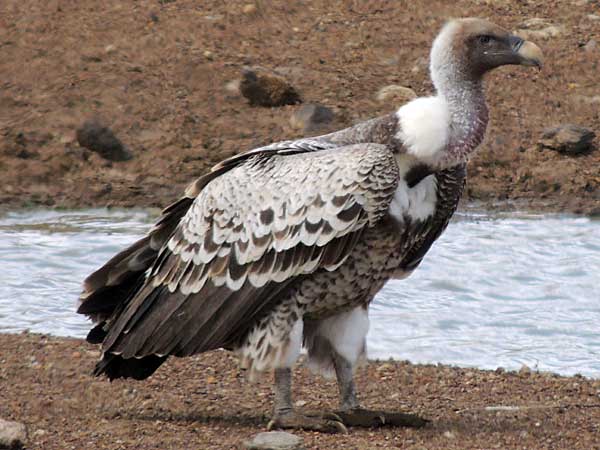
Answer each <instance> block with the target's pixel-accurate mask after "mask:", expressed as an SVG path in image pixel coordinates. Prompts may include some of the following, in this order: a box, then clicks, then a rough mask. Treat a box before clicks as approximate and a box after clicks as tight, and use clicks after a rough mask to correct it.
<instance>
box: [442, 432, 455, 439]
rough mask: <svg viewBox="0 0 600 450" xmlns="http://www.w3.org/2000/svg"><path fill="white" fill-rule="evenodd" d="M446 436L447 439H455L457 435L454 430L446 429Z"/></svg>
mask: <svg viewBox="0 0 600 450" xmlns="http://www.w3.org/2000/svg"><path fill="white" fill-rule="evenodd" d="M444 437H445V438H446V439H455V438H456V435H455V434H454V433H453V432H452V431H449V430H448V431H444Z"/></svg>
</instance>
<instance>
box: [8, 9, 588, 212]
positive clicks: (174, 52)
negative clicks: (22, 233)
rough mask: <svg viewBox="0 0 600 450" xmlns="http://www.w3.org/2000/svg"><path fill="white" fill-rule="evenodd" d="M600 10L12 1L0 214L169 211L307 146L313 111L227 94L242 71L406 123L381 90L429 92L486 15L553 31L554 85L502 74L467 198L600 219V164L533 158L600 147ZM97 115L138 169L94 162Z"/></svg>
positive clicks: (492, 87) (549, 48) (354, 117)
mask: <svg viewBox="0 0 600 450" xmlns="http://www.w3.org/2000/svg"><path fill="white" fill-rule="evenodd" d="M248 3H251V4H253V5H254V7H250V8H246V7H245V6H247V4H248ZM599 11H600V4H599V3H598V1H596V0H575V1H562V0H561V1H545V0H528V1H520V2H513V1H508V0H499V1H488V0H485V1H484V0H481V1H467V0H461V1H458V2H445V1H439V0H437V1H424V0H420V1H411V2H400V3H397V2H384V1H369V2H346V1H333V2H332V1H322V0H315V1H311V2H303V3H302V4H298V5H296V6H290V4H289V2H286V1H283V0H277V1H275V0H268V1H258V2H256V3H252V2H246V1H228V2H222V1H218V0H205V1H202V2H197V1H193V0H177V1H175V0H169V1H162V0H161V1H156V0H141V1H136V2H124V1H121V0H108V1H106V2H101V3H99V2H96V1H94V0H82V1H78V2H64V1H59V0H52V1H40V0H27V1H22V0H3V1H2V6H1V7H0V54H1V55H2V57H1V58H0V72H1V73H2V79H1V80H0V177H1V178H2V183H0V205H2V207H3V209H6V208H15V207H22V206H32V205H49V206H60V207H79V206H104V205H120V206H134V205H135V206H165V205H167V204H169V203H170V202H172V201H173V200H175V199H176V198H178V196H179V195H180V194H181V192H182V189H183V188H184V186H185V185H186V184H187V183H188V182H190V181H191V180H192V179H193V178H194V177H197V176H198V175H201V174H202V173H204V172H205V171H206V170H207V169H208V168H209V167H211V166H212V165H213V164H214V163H216V162H217V161H219V160H221V159H223V158H224V157H228V156H231V155H233V154H235V153H237V152H240V151H244V150H247V149H249V148H252V147H255V146H258V145H262V144H265V143H268V142H272V141H276V140H282V139H287V138H292V137H296V136H299V135H302V134H304V133H302V132H300V131H297V130H294V129H292V128H291V126H290V122H289V118H290V116H291V114H292V113H293V112H294V111H295V110H296V109H297V108H299V107H300V105H296V106H284V107H275V108H261V107H252V106H250V105H249V104H248V102H247V100H246V99H244V98H243V97H242V96H240V95H239V94H238V93H236V92H234V91H232V90H231V88H230V87H229V88H228V87H227V86H228V83H229V82H231V81H232V80H236V79H239V77H240V73H241V70H242V68H243V67H244V66H253V65H258V66H262V67H264V68H266V69H268V70H276V71H278V72H279V73H281V74H283V75H284V76H285V77H286V78H287V79H288V80H289V81H290V82H291V83H292V84H293V85H294V87H295V88H296V89H297V90H298V91H299V93H300V95H301V97H302V99H303V100H304V102H319V103H321V104H324V105H326V106H328V107H330V108H333V109H334V111H335V112H336V120H335V121H334V122H333V123H332V124H331V128H339V127H343V126H347V125H350V124H352V123H355V122H357V121H359V120H364V119H366V118H369V117H374V116H377V115H381V114H384V113H388V112H390V111H393V110H394V109H396V108H397V106H398V105H397V104H394V102H388V103H381V102H379V101H377V100H376V99H375V96H376V93H377V92H378V91H379V90H380V89H381V88H382V87H384V86H387V85H390V84H399V85H402V86H406V87H409V88H412V89H413V90H414V91H415V92H416V93H417V94H418V95H427V94H429V93H431V91H432V86H431V83H430V81H429V77H428V73H427V56H428V49H429V46H430V44H431V41H432V39H433V37H434V36H435V34H436V32H437V30H438V29H439V27H440V26H441V24H442V23H443V21H444V20H445V19H446V18H447V17H450V16H454V17H457V16H482V17H489V18H490V19H492V20H493V21H495V22H498V23H499V24H501V25H504V26H505V27H507V28H509V29H513V30H514V29H516V28H518V27H519V25H520V24H522V23H523V22H524V21H526V20H529V19H533V18H536V17H537V18H544V19H546V21H547V22H548V24H549V26H550V27H552V28H551V29H549V30H550V31H548V29H547V30H546V32H543V33H542V35H541V36H539V37H532V39H533V40H536V41H537V42H538V44H539V45H540V46H541V47H542V48H543V50H544V52H545V54H546V67H545V68H544V70H543V71H541V72H540V73H537V72H535V71H532V70H526V69H523V68H518V67H506V68H503V69H501V70H499V71H497V72H496V73H494V74H493V75H492V76H490V78H489V79H488V83H487V84H488V92H489V96H488V98H489V104H490V109H491V124H490V127H489V129H488V134H487V139H486V141H485V143H484V144H483V145H482V147H481V149H480V152H479V155H478V156H477V157H476V158H475V159H474V160H473V161H472V163H471V165H470V180H469V187H468V192H467V196H466V197H467V199H470V200H479V201H481V202H483V205H484V206H486V205H492V206H493V205H498V202H500V204H501V206H502V207H503V208H506V207H509V206H510V205H514V204H515V203H513V202H515V201H516V202H517V203H516V205H517V206H516V207H519V208H541V209H545V210H554V211H575V212H587V213H600V176H599V170H598V167H599V166H600V151H599V150H596V151H595V152H592V153H590V154H588V155H584V156H580V157H568V156H562V155H560V154H558V153H556V152H553V151H551V150H544V151H539V150H537V148H536V143H537V142H538V140H539V139H540V137H541V134H542V131H543V130H544V129H545V128H546V127H549V126H554V125H559V124H564V123H575V124H578V125H582V126H586V127H588V128H590V129H592V130H594V131H595V132H596V133H597V134H600V133H599V132H600V116H599V110H600V87H599V85H598V62H599V61H600V44H598V42H600V20H599V18H600V17H599V14H600V13H599ZM544 33H545V34H544ZM91 117H100V118H101V119H102V120H103V122H104V123H106V124H107V125H108V126H110V127H111V129H112V130H113V131H114V132H115V133H116V134H117V136H118V137H119V138H120V139H121V140H122V141H123V142H124V144H125V145H126V146H127V147H128V148H129V150H130V151H131V153H132V154H133V156H134V157H133V159H131V160H129V161H126V162H109V161H106V160H103V159H102V158H101V157H100V156H98V155H97V154H95V153H92V152H89V151H87V150H85V149H82V148H80V147H79V146H78V144H77V142H76V139H75V134H76V133H75V131H76V129H77V128H78V127H80V126H81V125H82V123H83V122H84V120H86V119H88V118H91ZM507 201H508V203H506V202H507Z"/></svg>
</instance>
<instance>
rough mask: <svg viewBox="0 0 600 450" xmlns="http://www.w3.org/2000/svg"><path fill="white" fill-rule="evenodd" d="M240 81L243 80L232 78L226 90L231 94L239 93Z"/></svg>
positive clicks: (226, 85)
mask: <svg viewBox="0 0 600 450" xmlns="http://www.w3.org/2000/svg"><path fill="white" fill-rule="evenodd" d="M240 83H241V80H231V81H228V82H227V83H226V84H225V90H226V91H227V92H229V93H230V94H235V95H239V94H240Z"/></svg>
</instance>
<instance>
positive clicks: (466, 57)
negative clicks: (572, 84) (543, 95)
mask: <svg viewBox="0 0 600 450" xmlns="http://www.w3.org/2000/svg"><path fill="white" fill-rule="evenodd" d="M542 58H543V55H542V51H541V50H540V48H539V47H538V46H537V45H535V44H534V43H533V42H529V41H526V40H524V39H521V38H520V37H518V36H515V35H514V34H511V33H510V32H508V31H507V30H505V29H504V28H502V27H499V26H498V25H495V24H493V23H491V22H489V21H487V20H484V19H475V18H467V19H455V20H451V21H449V22H448V23H447V24H446V25H445V26H444V27H443V28H442V30H441V31H440V34H439V35H438V37H437V38H436V39H435V41H434V43H433V47H432V49H431V63H430V64H431V67H430V68H431V76H432V79H433V82H434V84H435V85H436V87H439V84H440V83H439V82H438V81H443V79H444V78H445V79H448V78H450V79H451V78H455V77H457V78H460V79H462V80H473V81H476V80H479V79H481V77H482V76H483V75H484V74H485V73H486V72H488V71H490V70H492V69H495V68H496V67H500V66H505V65H507V64H518V65H523V66H535V67H538V68H541V67H542Z"/></svg>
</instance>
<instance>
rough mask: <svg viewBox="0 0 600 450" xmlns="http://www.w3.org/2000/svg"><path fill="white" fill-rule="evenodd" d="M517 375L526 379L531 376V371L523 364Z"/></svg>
mask: <svg viewBox="0 0 600 450" xmlns="http://www.w3.org/2000/svg"><path fill="white" fill-rule="evenodd" d="M519 375H521V376H526V377H528V376H529V375H531V369H530V368H529V366H528V365H527V364H523V365H522V366H521V368H520V369H519Z"/></svg>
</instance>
